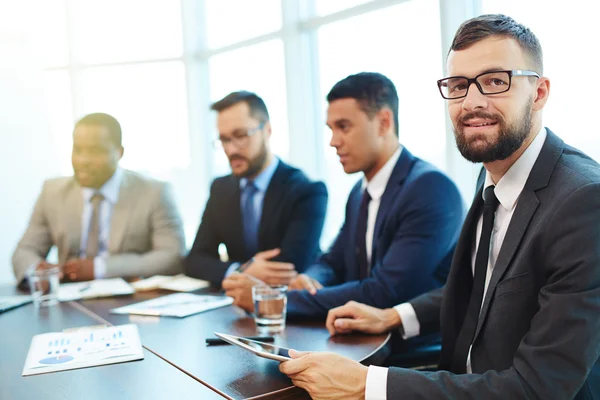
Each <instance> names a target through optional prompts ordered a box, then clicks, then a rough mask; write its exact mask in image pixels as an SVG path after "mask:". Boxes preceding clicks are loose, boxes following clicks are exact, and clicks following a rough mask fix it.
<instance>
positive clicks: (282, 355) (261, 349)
mask: <svg viewBox="0 0 600 400" xmlns="http://www.w3.org/2000/svg"><path fill="white" fill-rule="evenodd" d="M215 335H216V336H217V337H220V338H221V339H223V340H224V341H226V342H227V343H231V344H233V345H236V346H238V347H241V348H242V349H244V350H248V351H250V352H252V353H254V354H256V355H257V356H260V357H264V358H270V359H271V360H276V361H287V360H291V359H292V358H291V357H290V355H289V353H288V349H286V348H284V347H279V346H274V345H272V344H268V343H262V342H257V341H255V340H250V339H246V338H242V337H239V336H233V335H227V334H225V333H219V332H215Z"/></svg>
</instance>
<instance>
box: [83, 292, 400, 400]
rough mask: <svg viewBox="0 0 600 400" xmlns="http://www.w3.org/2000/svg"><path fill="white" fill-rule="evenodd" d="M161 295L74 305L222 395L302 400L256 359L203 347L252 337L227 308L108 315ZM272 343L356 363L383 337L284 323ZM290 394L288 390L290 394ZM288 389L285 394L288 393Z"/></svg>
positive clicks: (239, 314)
mask: <svg viewBox="0 0 600 400" xmlns="http://www.w3.org/2000/svg"><path fill="white" fill-rule="evenodd" d="M164 294H167V293H165V292H162V293H161V292H147V293H138V294H135V295H133V296H126V297H114V298H105V299H95V300H87V301H82V302H80V304H81V305H82V306H83V307H85V308H86V309H88V310H90V311H91V312H93V313H94V314H97V315H98V316H99V317H100V319H99V321H102V320H106V321H107V322H109V323H111V324H115V325H120V324H127V323H135V324H137V325H138V328H139V330H140V336H141V338H142V343H143V344H144V345H145V346H146V347H147V348H148V349H150V350H152V351H154V352H155V353H157V354H159V355H160V356H161V357H164V358H165V359H167V360H169V361H170V362H171V363H173V364H174V365H176V366H178V367H179V368H181V369H182V370H184V371H186V372H187V373H189V374H190V375H192V376H194V377H195V378H196V379H198V380H201V381H202V382H204V383H205V384H206V385H207V386H209V387H212V388H213V389H214V390H215V391H218V392H219V393H221V394H222V395H223V396H225V397H227V398H232V399H242V398H243V399H245V398H259V397H260V398H263V397H262V396H264V398H283V397H284V396H285V397H287V396H288V395H289V396H292V394H293V393H296V394H295V395H294V396H292V397H293V398H305V397H304V396H300V395H299V394H298V393H300V392H299V391H297V389H295V388H294V387H293V385H292V383H291V381H290V380H289V378H287V376H285V375H284V374H282V373H281V372H279V369H278V365H279V364H278V363H277V362H276V361H273V360H268V359H264V358H260V357H257V356H255V355H253V354H252V353H250V352H247V351H244V350H242V349H240V348H237V347H235V346H207V345H206V344H205V339H206V338H207V337H214V334H213V332H224V333H231V334H234V335H238V336H244V335H256V334H257V332H256V329H255V325H254V320H253V319H252V318H251V317H249V316H248V315H246V313H245V312H244V311H242V310H241V309H239V308H237V307H235V306H229V307H224V308H220V309H216V310H212V311H208V312H205V313H201V314H196V315H192V316H189V317H186V318H165V317H163V318H159V317H146V316H127V315H115V314H110V310H111V309H112V308H115V307H120V306H123V305H127V304H131V303H135V302H138V301H143V300H147V299H150V298H154V297H158V296H161V295H164ZM275 337H276V339H275V343H276V344H278V345H280V346H283V347H288V348H293V349H296V350H311V351H332V352H335V353H338V354H341V355H344V356H346V357H349V358H351V359H354V360H357V361H361V360H364V359H365V358H367V357H369V356H370V355H373V354H375V353H377V352H378V351H380V350H381V349H382V347H383V346H384V345H385V344H386V343H387V341H388V335H387V334H384V335H348V336H334V337H330V336H329V333H328V332H327V330H326V329H325V326H324V323H323V322H322V321H320V322H307V321H304V322H301V323H294V322H292V323H290V322H288V324H287V327H286V329H285V331H284V332H283V333H281V334H278V335H275ZM292 389H294V390H292ZM290 390H291V391H290Z"/></svg>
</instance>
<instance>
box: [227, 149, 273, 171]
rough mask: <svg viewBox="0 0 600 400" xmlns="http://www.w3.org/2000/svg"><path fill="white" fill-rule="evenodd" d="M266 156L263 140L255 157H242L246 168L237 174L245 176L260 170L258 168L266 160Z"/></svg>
mask: <svg viewBox="0 0 600 400" xmlns="http://www.w3.org/2000/svg"><path fill="white" fill-rule="evenodd" d="M267 156H268V152H267V143H266V142H263V143H262V145H261V148H260V152H259V153H258V155H257V156H256V157H254V158H253V159H248V158H245V157H244V159H245V160H246V161H247V162H248V169H247V170H246V171H244V172H242V173H241V174H239V175H237V176H238V177H240V178H247V177H251V176H255V175H257V174H258V173H259V172H260V170H261V169H263V167H264V165H265V163H266V162H267ZM234 158H241V156H233V157H231V159H234Z"/></svg>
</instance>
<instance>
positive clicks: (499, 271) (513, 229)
mask: <svg viewBox="0 0 600 400" xmlns="http://www.w3.org/2000/svg"><path fill="white" fill-rule="evenodd" d="M547 132H548V133H547V137H546V142H545V143H544V146H543V147H542V150H541V151H540V154H539V156H538V159H537V160H536V162H535V164H534V165H533V168H532V170H531V173H530V175H529V178H528V179H527V182H526V183H525V187H524V188H523V191H522V192H521V194H520V195H519V199H518V201H517V205H516V208H515V211H514V214H513V216H512V218H511V220H510V224H509V225H508V230H507V231H506V236H505V237H504V242H503V243H502V247H500V252H499V253H498V259H497V260H496V264H495V265H494V269H493V271H492V276H491V278H490V283H489V285H488V289H487V291H486V295H485V299H484V302H483V305H482V307H481V312H480V314H479V319H478V322H477V330H476V331H475V337H474V338H473V341H475V339H477V335H478V334H479V332H480V331H481V327H482V325H483V322H484V321H485V317H486V316H487V313H488V310H489V306H490V299H491V298H492V296H493V294H494V291H495V289H496V286H497V285H498V282H500V280H501V279H502V276H504V273H505V272H506V270H507V268H508V266H509V265H510V262H511V261H512V259H513V257H514V255H515V253H516V251H517V248H518V247H519V245H520V243H521V241H522V240H523V236H524V235H525V232H526V231H527V228H528V226H529V223H530V222H531V218H532V217H533V215H534V214H535V211H536V210H537V208H538V207H539V205H540V201H539V199H538V197H537V195H536V194H535V192H536V191H537V190H539V189H542V188H544V187H546V186H548V182H549V181H550V177H551V175H552V172H553V171H554V167H555V166H556V163H557V162H558V159H559V157H560V155H561V154H562V151H563V148H564V143H563V142H562V140H560V139H559V138H558V137H557V136H556V135H554V133H552V131H550V130H549V129H548V131H547Z"/></svg>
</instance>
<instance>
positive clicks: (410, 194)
mask: <svg viewBox="0 0 600 400" xmlns="http://www.w3.org/2000/svg"><path fill="white" fill-rule="evenodd" d="M406 190H407V192H405V193H404V194H403V197H404V198H405V199H406V201H404V202H403V203H402V207H395V208H394V207H393V208H392V211H390V214H389V215H388V218H389V219H395V220H397V221H396V224H395V225H393V226H395V231H394V232H387V233H384V234H389V235H390V236H392V242H391V243H390V245H389V247H388V249H387V251H386V253H385V254H384V255H383V257H381V258H379V257H378V260H379V261H377V263H376V264H375V265H374V266H373V268H372V270H373V273H372V275H371V277H369V278H367V279H364V280H362V281H352V282H346V283H342V284H339V285H337V286H332V287H326V288H324V289H321V290H319V291H318V292H317V293H316V294H315V295H311V294H310V293H308V292H307V291H299V292H290V294H289V303H288V313H289V314H290V315H297V316H300V317H307V316H312V317H324V316H326V315H327V312H328V310H330V309H331V308H333V307H337V306H340V305H343V304H345V303H346V302H348V301H350V300H354V301H357V302H360V303H364V304H368V305H371V306H374V307H379V308H387V307H392V306H395V305H397V304H400V303H403V302H405V301H408V300H410V299H412V298H414V297H416V296H418V295H420V294H422V293H425V292H427V291H429V290H432V289H434V288H436V287H439V286H440V282H439V278H438V276H437V270H438V267H439V265H440V263H442V262H443V261H446V260H448V259H449V255H450V254H451V253H452V252H453V251H454V246H455V244H456V239H457V237H458V232H459V230H460V227H461V224H462V221H463V216H464V211H463V204H462V199H461V197H460V194H459V193H458V189H457V188H456V186H455V185H454V184H453V183H452V181H450V179H449V178H448V177H446V176H445V175H443V174H442V173H440V172H437V171H432V172H430V173H426V174H423V175H422V176H420V177H419V178H417V179H415V181H414V182H413V183H412V184H411V186H410V187H407V189H406ZM348 243H351V241H347V242H346V243H345V244H344V247H345V248H348ZM346 251H348V250H346ZM349 251H353V249H352V248H350V249H349Z"/></svg>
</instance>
